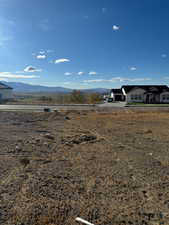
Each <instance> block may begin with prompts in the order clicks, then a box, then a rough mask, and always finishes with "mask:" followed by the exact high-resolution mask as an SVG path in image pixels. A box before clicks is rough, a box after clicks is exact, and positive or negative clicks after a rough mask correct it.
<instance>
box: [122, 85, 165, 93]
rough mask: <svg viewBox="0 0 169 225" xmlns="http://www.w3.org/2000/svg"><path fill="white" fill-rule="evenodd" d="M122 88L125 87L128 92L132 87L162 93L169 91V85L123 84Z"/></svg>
mask: <svg viewBox="0 0 169 225" xmlns="http://www.w3.org/2000/svg"><path fill="white" fill-rule="evenodd" d="M121 88H123V89H124V91H125V92H126V93H129V92H130V91H131V90H132V89H135V88H142V89H144V90H145V92H151V93H162V92H165V91H169V88H168V86H167V85H123V86H122V87H121Z"/></svg>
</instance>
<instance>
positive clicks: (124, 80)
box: [83, 77, 151, 83]
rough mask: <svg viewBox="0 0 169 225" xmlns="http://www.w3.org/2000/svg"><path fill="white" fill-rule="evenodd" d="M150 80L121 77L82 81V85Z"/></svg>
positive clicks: (148, 79) (147, 79) (146, 79)
mask: <svg viewBox="0 0 169 225" xmlns="http://www.w3.org/2000/svg"><path fill="white" fill-rule="evenodd" d="M150 80H151V78H123V77H113V78H111V79H107V80H106V79H95V80H84V81H83V82H84V83H99V82H111V83H114V82H127V81H128V82H141V81H150Z"/></svg>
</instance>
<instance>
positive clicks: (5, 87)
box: [0, 82, 13, 89]
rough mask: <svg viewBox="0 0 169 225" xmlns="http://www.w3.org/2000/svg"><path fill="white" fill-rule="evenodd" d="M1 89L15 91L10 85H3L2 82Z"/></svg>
mask: <svg viewBox="0 0 169 225" xmlns="http://www.w3.org/2000/svg"><path fill="white" fill-rule="evenodd" d="M0 89H13V88H11V87H9V86H8V85H6V84H3V83H2V82H0Z"/></svg>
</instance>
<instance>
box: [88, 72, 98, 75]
mask: <svg viewBox="0 0 169 225" xmlns="http://www.w3.org/2000/svg"><path fill="white" fill-rule="evenodd" d="M89 75H97V72H95V71H90V72H89Z"/></svg>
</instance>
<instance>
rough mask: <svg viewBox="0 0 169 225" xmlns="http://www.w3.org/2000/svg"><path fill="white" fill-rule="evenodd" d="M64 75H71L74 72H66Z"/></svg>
mask: <svg viewBox="0 0 169 225" xmlns="http://www.w3.org/2000/svg"><path fill="white" fill-rule="evenodd" d="M64 75H66V76H70V75H72V73H70V72H66V73H64Z"/></svg>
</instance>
